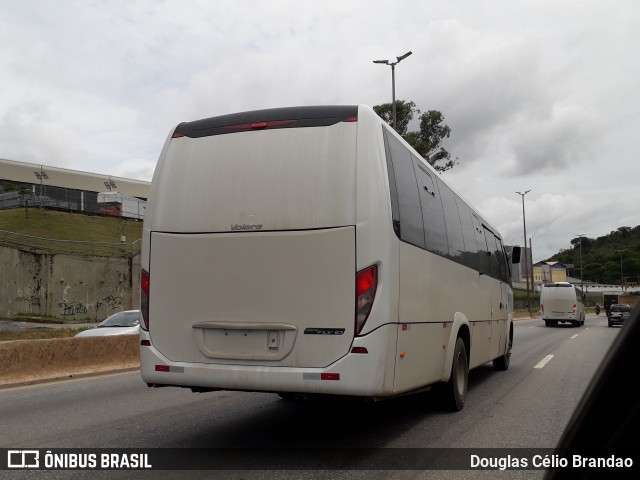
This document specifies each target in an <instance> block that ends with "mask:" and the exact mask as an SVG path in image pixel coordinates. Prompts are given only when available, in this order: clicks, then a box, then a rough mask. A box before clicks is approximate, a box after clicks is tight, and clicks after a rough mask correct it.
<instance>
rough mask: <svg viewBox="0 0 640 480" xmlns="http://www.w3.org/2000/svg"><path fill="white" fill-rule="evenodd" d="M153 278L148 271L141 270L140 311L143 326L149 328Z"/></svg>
mask: <svg viewBox="0 0 640 480" xmlns="http://www.w3.org/2000/svg"><path fill="white" fill-rule="evenodd" d="M150 283H151V279H150V276H149V273H148V272H145V271H144V270H141V271H140V312H141V313H142V325H141V326H142V328H144V329H145V330H149V286H150Z"/></svg>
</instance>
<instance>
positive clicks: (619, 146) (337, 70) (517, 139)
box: [0, 0, 640, 261]
mask: <svg viewBox="0 0 640 480" xmlns="http://www.w3.org/2000/svg"><path fill="white" fill-rule="evenodd" d="M639 24H640V2H638V1H636V0H611V1H603V0H562V1H557V0H518V1H513V0H439V1H434V0H415V1H410V0H393V1H378V0H339V1H335V0H324V1H314V2H312V1H301V0H291V1H289V0H263V1H254V0H235V1H232V2H231V1H218V0H202V1H198V0H180V1H177V0H175V1H169V0H166V1H161V0H111V1H108V0H56V1H50V0H20V1H15V0H0V25H1V27H0V87H1V88H0V132H1V133H0V158H5V159H10V160H16V161H23V162H31V163H38V164H44V165H51V166H57V167H64V168H71V169H78V170H83V171H87V172H95V173H102V174H111V175H116V176H121V177H127V178H135V179H140V180H147V181H148V180H151V176H152V174H153V169H154V167H155V164H156V161H157V158H158V155H159V154H160V150H161V148H162V145H163V143H164V141H165V139H166V136H167V134H168V133H169V131H170V130H171V129H172V128H173V127H174V126H175V125H176V124H178V123H180V122H182V121H189V120H196V119H200V118H205V117H211V116H216V115H221V114H226V113H232V112H239V111H244V110H253V109H260V108H271V107H281V106H294V105H315V104H368V105H371V106H373V105H378V104H381V103H387V102H390V101H391V68H390V67H389V66H386V65H378V64H374V63H373V62H372V60H376V59H390V60H394V59H395V57H397V56H400V55H402V54H404V53H406V52H407V51H412V52H413V54H412V55H411V56H410V57H408V58H406V59H405V60H403V61H402V62H401V63H400V64H399V65H398V66H397V67H396V75H395V76H396V98H398V99H404V100H407V101H413V102H415V103H416V105H417V107H418V108H419V109H421V110H422V111H426V110H430V109H435V110H439V111H441V112H442V113H443V115H444V116H445V123H446V124H447V125H449V126H450V127H451V131H452V133H451V137H450V139H449V140H448V141H447V142H446V144H445V146H446V148H447V149H448V150H449V152H450V153H451V154H452V156H453V157H458V158H459V164H458V165H457V166H456V167H455V168H454V169H453V170H451V171H449V172H446V173H445V174H443V177H444V178H445V180H446V181H448V182H449V183H450V184H451V186H452V187H453V188H454V189H455V190H456V191H457V192H458V193H460V194H461V195H462V196H463V197H464V198H466V199H467V200H468V201H470V202H471V203H472V204H473V205H474V206H475V207H476V208H477V209H478V210H479V211H480V212H481V213H482V214H483V215H484V216H485V217H486V218H487V219H488V220H489V221H490V222H491V223H493V224H494V225H496V226H497V227H498V229H499V230H500V232H501V233H502V235H503V237H504V239H505V243H506V244H511V245H513V244H519V245H522V243H523V222H522V197H521V196H520V195H518V194H517V193H516V192H517V191H519V192H525V191H526V190H530V192H529V193H528V194H527V195H526V196H525V197H524V198H525V209H526V221H527V222H526V223H527V234H528V237H530V238H531V239H532V245H533V256H534V260H535V261H537V260H543V259H546V258H548V257H550V256H551V255H553V254H554V253H556V252H558V251H559V250H561V249H564V248H568V247H569V242H570V240H571V239H572V238H574V237H575V236H577V235H579V234H585V235H587V236H588V237H592V238H596V237H598V236H601V235H605V234H608V233H609V232H611V231H612V230H615V229H617V228H618V227H621V226H629V227H634V226H636V225H638V224H640V208H639V206H638V200H640V193H639V192H638V187H637V183H636V182H637V172H638V167H637V163H638V151H639V149H638V145H639V144H640V93H639V92H640V59H639V57H640V35H639V34H638V30H637V28H638V27H637V26H638V25H639Z"/></svg>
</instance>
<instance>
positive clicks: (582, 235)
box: [576, 233, 586, 298]
mask: <svg viewBox="0 0 640 480" xmlns="http://www.w3.org/2000/svg"><path fill="white" fill-rule="evenodd" d="M576 235H577V236H578V238H579V239H580V290H581V291H582V298H584V280H583V275H582V237H585V236H586V235H585V234H584V233H579V234H576Z"/></svg>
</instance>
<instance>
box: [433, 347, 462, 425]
mask: <svg viewBox="0 0 640 480" xmlns="http://www.w3.org/2000/svg"><path fill="white" fill-rule="evenodd" d="M468 383H469V360H468V358H467V349H466V347H465V345H464V341H463V340H462V338H460V337H458V338H457V339H456V345H455V349H454V351H453V363H452V364H451V377H450V378H449V381H448V382H447V383H445V384H443V385H440V386H439V387H440V388H439V392H438V393H439V397H440V404H441V405H442V408H443V409H445V410H447V411H449V412H459V411H460V410H462V408H463V407H464V402H465V400H466V398H467V386H468Z"/></svg>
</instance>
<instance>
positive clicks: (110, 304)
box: [96, 295, 122, 311]
mask: <svg viewBox="0 0 640 480" xmlns="http://www.w3.org/2000/svg"><path fill="white" fill-rule="evenodd" d="M103 306H104V307H105V308H108V309H110V310H121V307H122V297H114V296H113V295H109V296H108V297H104V298H103V299H102V301H101V302H96V311H98V310H100V309H101V308H102V307H103Z"/></svg>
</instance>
